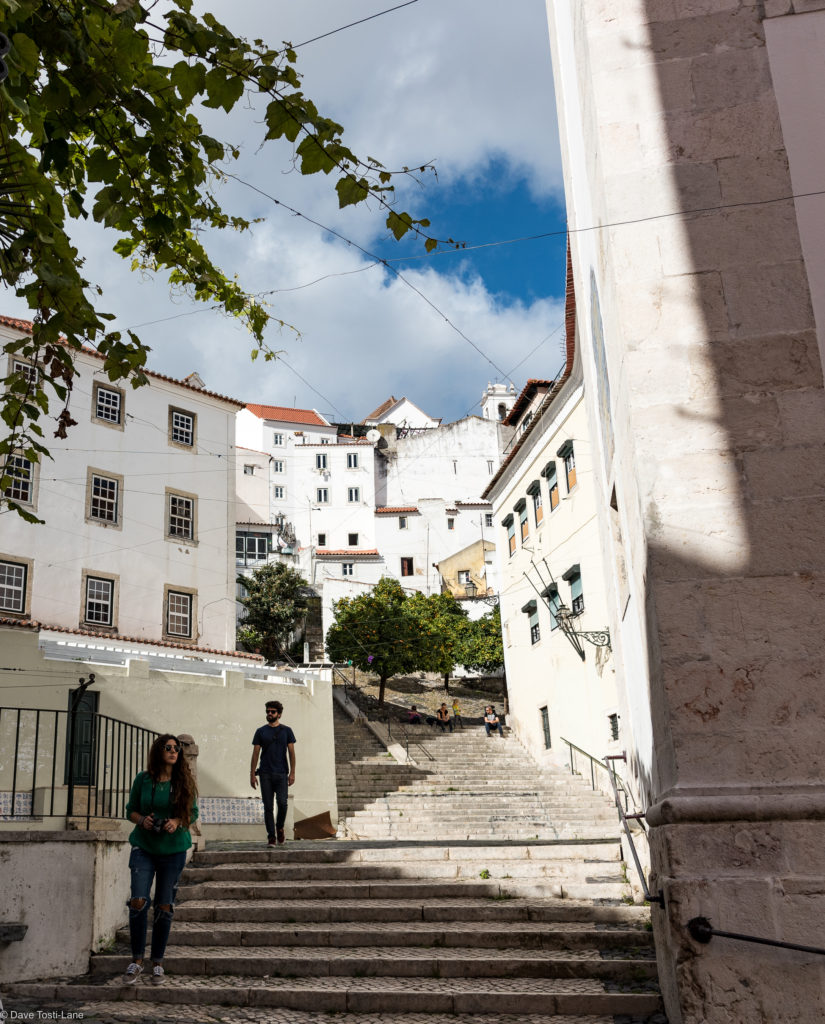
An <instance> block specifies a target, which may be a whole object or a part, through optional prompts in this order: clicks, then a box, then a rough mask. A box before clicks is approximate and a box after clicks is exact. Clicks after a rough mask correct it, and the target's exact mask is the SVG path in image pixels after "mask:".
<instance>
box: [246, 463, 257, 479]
mask: <svg viewBox="0 0 825 1024" xmlns="http://www.w3.org/2000/svg"><path fill="white" fill-rule="evenodd" d="M243 475H244V476H255V467H254V466H251V465H249V464H247V465H245V466H244V468H243Z"/></svg>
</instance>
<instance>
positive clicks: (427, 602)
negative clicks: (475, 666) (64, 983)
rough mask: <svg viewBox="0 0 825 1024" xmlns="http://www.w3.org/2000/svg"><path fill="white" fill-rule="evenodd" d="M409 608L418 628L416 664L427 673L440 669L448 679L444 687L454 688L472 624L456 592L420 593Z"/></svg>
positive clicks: (412, 599)
mask: <svg viewBox="0 0 825 1024" xmlns="http://www.w3.org/2000/svg"><path fill="white" fill-rule="evenodd" d="M408 609H409V611H410V613H411V614H412V615H413V617H414V618H415V621H416V625H417V628H418V637H417V639H416V665H415V667H416V668H417V669H420V670H422V671H424V672H438V673H439V675H441V676H443V678H444V689H445V691H446V692H447V693H449V691H450V675H451V673H452V671H453V669H454V668H455V666H456V665H457V664H460V663H461V662H462V660H463V652H464V648H465V646H466V638H467V633H468V629H469V627H470V626H472V623H470V622H469V620H468V619H467V613H466V612H465V611H464V609H463V608H462V607H461V605H460V604H459V603H458V601H456V599H455V598H454V597H453V595H452V594H431V595H430V596H429V597H425V596H424V594H421V593H416V594H413V596H412V597H411V598H410V599H409V602H408Z"/></svg>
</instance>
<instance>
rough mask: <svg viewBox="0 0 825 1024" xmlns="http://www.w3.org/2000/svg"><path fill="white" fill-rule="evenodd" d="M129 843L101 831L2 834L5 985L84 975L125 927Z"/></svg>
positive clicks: (1, 971)
mask: <svg viewBox="0 0 825 1024" xmlns="http://www.w3.org/2000/svg"><path fill="white" fill-rule="evenodd" d="M129 849H130V847H129V844H128V843H126V842H124V841H123V840H113V839H111V838H109V837H108V836H107V835H106V834H102V833H97V832H29V831H18V832H0V890H1V891H2V893H3V898H2V905H1V906H0V924H4V925H6V924H23V925H25V926H26V933H25V935H24V936H23V938H22V939H21V940H19V941H16V942H9V943H7V944H5V945H4V948H3V952H2V956H0V983H3V984H7V983H9V982H13V981H26V980H29V979H32V978H49V977H67V976H73V975H79V974H85V973H86V972H87V971H88V969H89V953H90V952H92V951H98V950H100V949H102V948H104V947H105V946H106V945H107V944H108V943H110V942H111V941H112V940H113V939H114V937H115V933H116V931H117V929H118V928H120V927H122V926H123V925H124V924H126V921H127V911H126V900H127V899H128V898H129Z"/></svg>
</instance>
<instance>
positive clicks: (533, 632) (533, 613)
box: [521, 601, 541, 644]
mask: <svg viewBox="0 0 825 1024" xmlns="http://www.w3.org/2000/svg"><path fill="white" fill-rule="evenodd" d="M521 610H522V611H523V612H524V614H525V615H527V616H528V621H529V624H530V643H531V644H537V643H538V642H539V640H541V630H540V629H539V607H538V602H537V601H528V602H527V604H526V605H525V606H524V607H523V608H522V609H521Z"/></svg>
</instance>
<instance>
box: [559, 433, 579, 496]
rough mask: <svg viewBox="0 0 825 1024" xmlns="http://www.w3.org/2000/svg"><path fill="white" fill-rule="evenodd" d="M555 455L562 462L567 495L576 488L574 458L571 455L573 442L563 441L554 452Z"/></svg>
mask: <svg viewBox="0 0 825 1024" xmlns="http://www.w3.org/2000/svg"><path fill="white" fill-rule="evenodd" d="M556 455H558V457H559V458H560V459H561V460H562V461H563V462H564V475H565V477H566V478H567V492H568V494H569V493H570V491H572V490H573V488H574V487H575V486H576V456H575V455H574V454H573V442H572V441H565V442H564V444H563V445H562V446H561V448H559V450H558V451H557V452H556Z"/></svg>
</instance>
